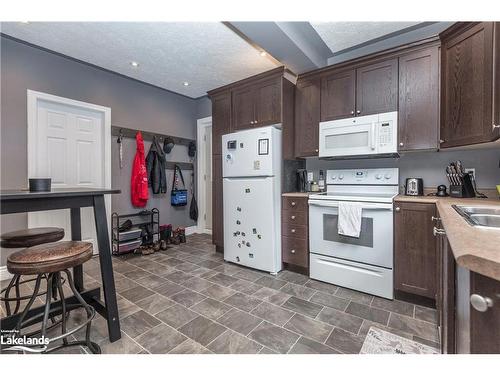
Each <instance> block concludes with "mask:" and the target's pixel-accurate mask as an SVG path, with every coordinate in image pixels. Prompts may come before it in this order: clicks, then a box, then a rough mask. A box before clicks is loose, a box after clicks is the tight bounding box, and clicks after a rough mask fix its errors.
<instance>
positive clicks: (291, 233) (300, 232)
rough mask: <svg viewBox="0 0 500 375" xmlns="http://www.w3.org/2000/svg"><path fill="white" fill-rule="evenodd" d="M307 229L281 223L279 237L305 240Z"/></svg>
mask: <svg viewBox="0 0 500 375" xmlns="http://www.w3.org/2000/svg"><path fill="white" fill-rule="evenodd" d="M308 229H309V228H308V227H307V226H306V225H296V224H291V223H286V222H283V223H282V225H281V235H282V236H287V237H297V238H307V236H308Z"/></svg>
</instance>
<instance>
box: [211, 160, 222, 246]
mask: <svg viewBox="0 0 500 375" xmlns="http://www.w3.org/2000/svg"><path fill="white" fill-rule="evenodd" d="M212 178H213V185H212V243H213V244H214V245H215V246H216V247H219V249H217V250H221V249H222V248H223V247H224V216H223V215H224V208H223V203H222V202H223V201H222V194H223V191H222V156H221V155H213V157H212Z"/></svg>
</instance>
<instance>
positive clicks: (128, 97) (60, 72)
mask: <svg viewBox="0 0 500 375" xmlns="http://www.w3.org/2000/svg"><path fill="white" fill-rule="evenodd" d="M0 43H1V60H0V61H1V65H0V67H1V128H0V129H1V144H0V145H1V153H0V156H1V182H0V186H1V188H2V189H20V188H25V187H26V185H27V150H26V147H27V130H26V129H27V115H26V96H27V94H26V90H27V89H31V90H36V91H41V92H45V93H49V94H53V95H58V96H63V97H67V98H71V99H75V100H81V101H85V102H90V103H94V104H99V105H102V106H106V107H110V108H111V121H112V124H113V125H119V126H123V127H130V128H135V129H142V130H150V131H154V132H158V133H165V134H171V135H176V136H180V137H186V138H192V139H195V138H196V119H197V118H198V117H197V110H198V108H197V104H198V103H197V101H196V100H193V99H189V98H186V97H183V96H181V95H177V94H174V93H171V92H168V91H165V90H161V89H158V88H155V87H152V86H149V85H146V84H142V83H140V82H137V81H134V80H131V79H127V78H125V77H121V76H118V75H116V74H113V73H109V72H106V71H103V70H101V69H98V68H94V67H91V66H88V65H86V64H82V63H79V62H76V61H72V60H70V59H67V58H64V57H61V56H58V55H55V54H52V53H49V52H46V51H42V50H40V49H37V48H34V47H30V46H27V45H24V44H21V43H18V42H15V41H12V40H10V39H7V38H4V37H1V38H0ZM207 100H208V99H207ZM202 104H203V103H202ZM148 149H149V144H147V143H146V152H147V151H148ZM134 152H135V142H134V140H133V139H125V141H124V148H123V155H124V164H125V166H124V168H123V169H122V170H120V169H119V168H118V147H117V144H116V138H114V139H113V141H112V160H113V164H112V165H113V173H112V185H113V187H114V188H119V189H121V190H122V194H121V195H117V196H113V198H112V209H113V210H116V211H120V212H130V211H132V210H133V208H132V206H131V204H130V186H129V185H130V174H131V164H132V160H133V158H134ZM187 158H188V157H187V150H186V147H182V146H176V147H174V150H173V151H172V154H171V156H169V160H172V161H188V159H187ZM167 176H168V178H169V181H168V186H169V187H170V184H171V171H168V174H167ZM185 177H187V183H188V184H189V181H190V174H189V173H186V175H185ZM148 207H158V208H159V209H160V218H161V221H162V222H166V223H169V222H170V223H172V224H173V225H185V226H189V225H193V224H194V223H193V222H192V221H191V220H190V219H189V210H188V208H184V209H174V208H173V207H171V206H170V204H169V196H168V194H167V195H166V196H156V197H153V198H152V199H151V200H150V201H149V203H148ZM0 224H1V231H2V233H3V232H6V231H10V230H14V229H20V228H23V227H25V226H26V224H27V218H26V215H24V214H23V215H4V216H2V217H1V221H0ZM7 254H8V252H7V251H4V250H3V249H2V252H1V259H0V264H2V265H3V264H5V258H6V256H7Z"/></svg>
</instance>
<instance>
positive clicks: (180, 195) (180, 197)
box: [170, 164, 188, 207]
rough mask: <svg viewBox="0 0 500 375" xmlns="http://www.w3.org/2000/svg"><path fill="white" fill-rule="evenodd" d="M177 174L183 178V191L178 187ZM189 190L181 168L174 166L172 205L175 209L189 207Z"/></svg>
mask: <svg viewBox="0 0 500 375" xmlns="http://www.w3.org/2000/svg"><path fill="white" fill-rule="evenodd" d="M177 174H178V175H179V177H180V178H181V182H182V189H179V188H178V187H177V183H178V178H177ZM187 201H188V199H187V190H186V185H185V184H184V176H182V171H181V169H180V168H179V166H178V165H177V164H176V165H175V166H174V181H173V182H172V191H171V193H170V204H171V205H172V206H174V207H179V206H185V205H187Z"/></svg>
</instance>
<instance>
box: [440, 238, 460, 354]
mask: <svg viewBox="0 0 500 375" xmlns="http://www.w3.org/2000/svg"><path fill="white" fill-rule="evenodd" d="M437 241H438V254H439V261H438V270H437V274H438V279H439V283H438V291H437V300H436V307H437V309H438V327H439V334H440V335H439V336H440V341H441V352H442V353H444V354H453V353H455V308H456V306H455V267H456V263H455V258H454V257H453V253H452V252H451V248H450V244H449V242H448V239H447V238H446V236H444V235H443V236H438V237H437Z"/></svg>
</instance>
